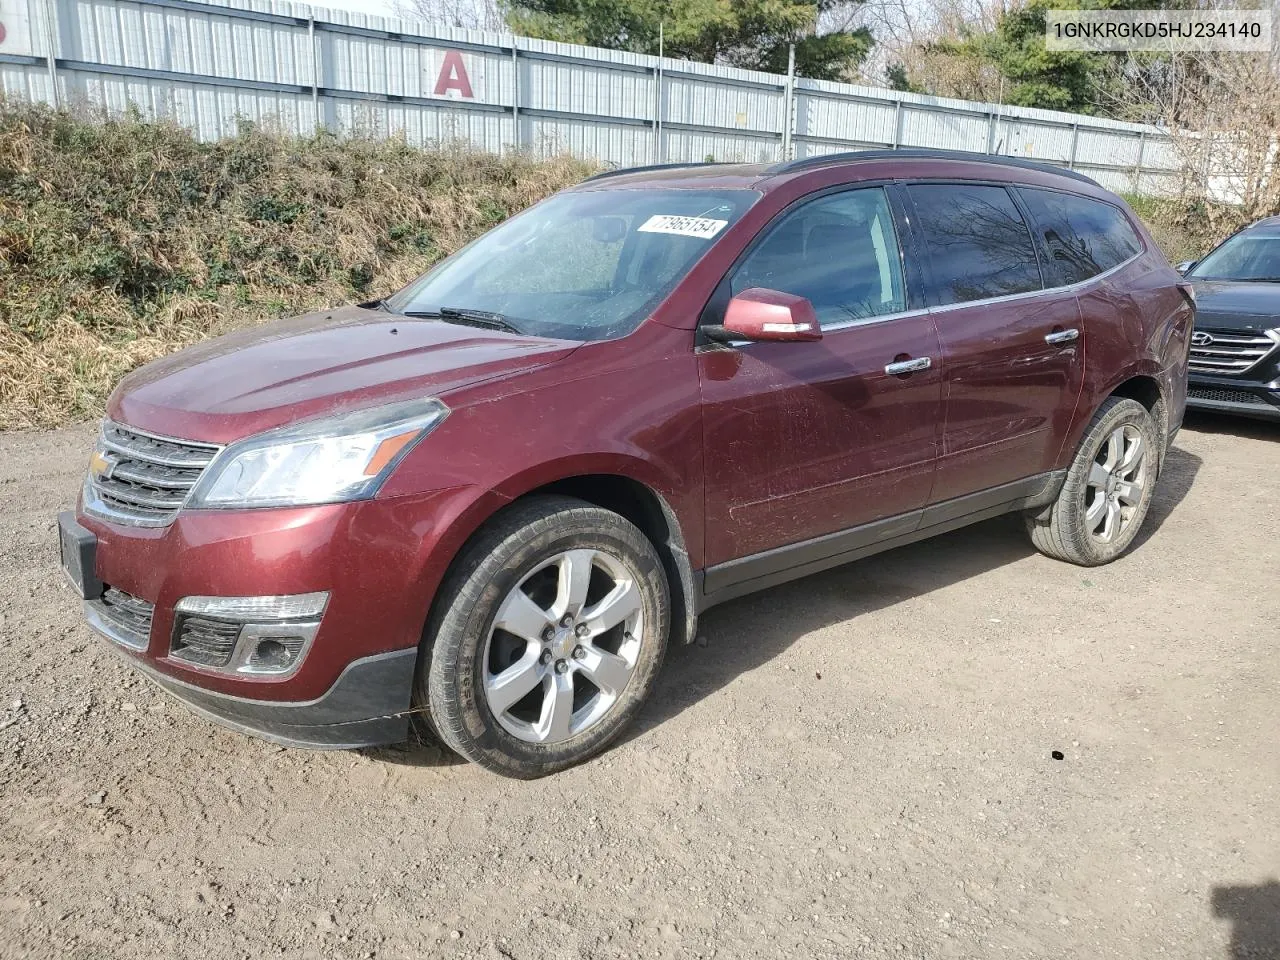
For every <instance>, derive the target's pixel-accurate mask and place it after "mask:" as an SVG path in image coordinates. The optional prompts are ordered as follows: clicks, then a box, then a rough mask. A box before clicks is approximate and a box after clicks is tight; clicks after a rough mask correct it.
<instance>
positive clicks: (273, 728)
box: [62, 488, 475, 749]
mask: <svg viewBox="0 0 1280 960" xmlns="http://www.w3.org/2000/svg"><path fill="white" fill-rule="evenodd" d="M471 490H472V488H452V489H449V490H441V491H435V492H432V493H427V494H421V495H413V496H405V497H398V498H393V499H388V500H370V501H362V502H358V503H349V504H333V505H327V506H321V507H307V508H287V509H271V510H243V511H212V510H204V511H195V510H193V511H181V512H179V513H178V514H177V515H176V517H175V518H174V520H173V522H172V523H171V524H170V525H168V526H165V527H161V528H154V527H153V528H145V527H131V526H126V525H121V524H117V523H111V522H109V521H107V520H104V519H103V518H100V517H97V516H95V515H93V514H91V513H90V514H86V513H85V512H84V510H83V509H81V510H79V511H77V513H76V514H75V516H74V518H72V517H70V516H68V517H67V520H69V521H71V530H72V533H71V534H70V536H68V534H67V528H66V524H63V525H62V526H63V528H64V529H63V547H62V553H63V562H64V566H66V567H67V568H68V571H69V572H71V570H72V569H73V568H75V571H76V573H77V574H78V577H79V580H80V581H81V582H82V584H87V586H86V587H85V589H84V591H83V593H82V595H83V596H85V597H86V598H88V599H86V600H85V616H86V619H87V620H88V622H89V625H90V626H91V627H92V628H93V629H95V630H96V631H97V632H98V633H100V634H102V635H104V636H106V637H107V638H108V640H110V641H111V645H112V647H113V648H114V649H115V650H116V651H117V652H119V653H120V654H121V655H122V656H124V657H125V659H126V660H127V661H128V662H129V663H130V664H131V665H132V666H134V667H135V668H136V669H138V670H139V671H140V672H142V673H143V674H145V675H146V676H148V677H149V678H150V679H152V680H153V681H155V682H156V683H157V684H159V685H160V686H161V687H162V688H163V689H164V690H166V691H167V692H168V693H169V694H171V695H172V696H174V697H176V698H177V699H178V700H180V701H182V702H183V703H184V704H186V705H187V706H189V707H190V708H191V709H192V710H194V711H195V712H197V713H199V714H201V715H203V716H205V717H208V718H209V719H212V720H214V721H216V722H219V723H221V724H223V725H224V726H228V727H230V728H232V729H235V730H238V731H240V732H243V733H248V734H252V735H255V736H260V737H264V738H266V739H268V740H272V741H274V742H277V743H282V744H286V745H291V746H304V747H317V748H334V749H337V748H350V747H362V746H371V745H375V744H385V743H395V742H399V741H402V740H404V739H405V738H406V736H407V733H408V726H409V724H408V712H409V710H410V707H411V702H412V689H413V677H414V670H415V664H416V661H417V654H418V644H419V642H420V640H421V636H422V629H423V625H424V623H425V621H426V615H427V611H428V608H429V605H430V601H431V598H432V595H433V593H434V591H435V588H436V586H437V585H438V583H439V581H440V578H441V577H442V576H443V573H444V570H445V568H446V566H447V564H448V562H449V559H450V558H451V557H452V552H453V549H454V547H455V544H453V542H452V538H453V537H455V536H457V535H458V534H457V531H456V530H454V529H453V524H454V522H455V521H456V520H457V518H458V515H459V514H460V513H461V512H464V511H465V510H467V509H468V508H469V507H471V506H474V503H475V499H474V497H472V496H471ZM77 530H78V531H79V534H77V533H76V531H77ZM78 535H83V538H87V539H89V540H92V541H93V549H92V550H91V551H88V552H87V553H85V552H82V550H81V549H80V548H78V547H77V545H76V537H77V536H78ZM85 556H88V557H90V558H91V559H89V560H88V562H87V565H86V564H85V563H84V561H83V558H84V557H85ZM73 557H74V558H76V559H75V560H72V559H71V558H73ZM82 567H84V569H82ZM76 579H77V577H75V576H73V580H76ZM95 590H96V591H97V593H95ZM103 591H106V594H107V595H106V596H99V594H101V593H102V592H103ZM313 592H327V593H328V603H327V606H326V607H325V608H324V611H323V615H322V617H321V618H320V622H319V626H318V628H317V629H316V632H315V634H314V637H313V639H312V640H311V643H310V646H309V647H308V648H307V650H306V653H305V656H304V657H303V658H302V659H301V663H300V664H299V666H298V667H297V669H296V670H295V671H294V672H292V673H289V674H287V675H284V676H270V675H248V674H234V673H230V672H228V671H227V670H226V669H225V668H224V669H215V668H211V667H206V666H202V665H200V664H196V663H191V662H189V661H187V660H183V659H181V658H179V657H176V656H174V655H173V654H174V650H175V648H176V646H177V643H176V642H175V636H176V633H177V631H176V630H175V625H176V623H177V620H178V617H177V615H176V614H175V608H176V607H177V605H178V603H179V602H180V601H181V600H182V599H183V598H186V597H271V596H275V595H280V596H287V595H297V594H308V593H313ZM121 595H124V596H125V597H126V598H127V603H128V604H134V603H137V604H138V605H139V607H140V609H141V610H142V613H143V614H144V616H143V617H142V618H141V620H140V621H138V620H137V619H136V618H135V622H134V623H133V624H132V626H133V629H131V630H121V629H119V627H120V624H121V622H122V618H121V615H120V614H121V606H120V605H119V599H120V597H121ZM113 598H114V602H115V604H116V606H115V608H114V611H113V610H112V609H110V606H111V605H110V604H104V601H110V600H112V599H113ZM113 612H114V614H115V616H114V617H113V616H106V615H105V614H109V613H113ZM138 622H140V623H141V625H140V626H138V625H137V624H138Z"/></svg>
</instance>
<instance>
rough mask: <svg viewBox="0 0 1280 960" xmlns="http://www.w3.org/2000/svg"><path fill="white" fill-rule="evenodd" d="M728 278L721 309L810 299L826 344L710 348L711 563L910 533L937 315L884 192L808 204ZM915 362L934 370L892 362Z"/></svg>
mask: <svg viewBox="0 0 1280 960" xmlns="http://www.w3.org/2000/svg"><path fill="white" fill-rule="evenodd" d="M725 283H726V284H727V289H726V290H723V291H721V293H722V294H724V295H726V296H725V299H727V295H728V294H733V293H738V292H741V291H742V290H744V289H747V288H750V287H766V288H770V289H775V290H783V291H786V292H788V293H793V294H798V295H800V296H803V297H807V298H808V299H809V300H810V301H811V302H812V303H813V305H814V309H815V312H816V313H817V316H818V319H819V322H820V323H821V325H822V329H823V338H822V339H821V340H819V341H814V342H807V343H764V342H760V343H744V344H738V345H733V346H724V345H708V346H704V347H701V348H699V352H698V368H699V377H700V382H701V390H702V403H703V429H704V431H705V457H706V563H707V566H709V567H711V566H715V565H717V564H722V563H725V562H727V561H732V560H736V559H739V558H743V557H748V556H751V555H756V554H760V553H762V552H764V551H770V550H775V549H776V548H779V547H785V546H787V545H792V544H799V543H802V542H803V541H807V540H811V539H813V538H815V537H821V536H823V535H825V534H831V533H834V532H836V531H843V530H847V529H848V528H851V527H855V526H859V525H862V524H868V523H870V522H872V521H876V520H881V519H883V518H888V517H894V516H901V517H902V519H901V522H899V523H892V522H891V523H888V524H885V525H883V526H882V530H883V536H884V537H886V538H887V537H888V536H892V535H896V534H898V533H903V532H909V531H910V530H911V529H914V527H915V523H916V521H917V519H918V516H917V513H918V511H919V509H920V508H921V507H922V506H923V504H924V503H925V501H926V500H927V499H928V496H929V490H930V487H931V485H932V483H933V472H934V464H935V460H936V457H937V453H938V444H939V439H940V424H941V415H942V379H943V373H944V371H943V370H942V369H941V364H940V357H939V345H938V338H937V334H936V332H935V330H934V324H933V320H932V319H931V317H930V316H929V314H928V313H927V312H926V311H924V310H920V309H911V307H912V306H914V305H912V304H909V303H908V300H907V295H906V288H905V284H904V281H903V262H902V254H901V247H900V245H899V242H898V231H897V227H896V224H895V218H894V216H893V214H892V212H891V209H890V205H889V202H888V198H887V196H886V194H885V192H884V190H882V189H881V188H879V187H870V188H859V189H854V190H846V191H842V192H839V193H831V194H826V195H824V196H821V197H818V198H816V199H813V200H809V201H806V202H802V203H801V204H800V205H799V206H797V207H795V208H793V209H792V210H791V211H790V212H788V213H787V214H785V215H784V216H783V217H782V218H781V219H780V220H779V221H778V222H777V223H775V224H774V225H773V226H771V227H770V228H769V231H768V233H767V234H765V235H764V236H763V237H762V238H761V239H760V240H759V241H758V242H757V244H756V245H755V247H754V248H753V249H752V250H751V251H750V252H749V253H748V254H747V256H746V258H745V259H744V260H743V261H742V262H741V263H740V264H739V265H738V267H736V268H735V270H734V271H733V273H732V274H731V275H730V276H729V277H727V278H726V280H725ZM906 361H916V363H915V364H914V365H915V366H920V367H922V369H916V370H914V371H907V372H895V371H897V370H898V369H899V368H894V367H892V366H891V365H892V364H895V363H897V364H903V363H905V362H906ZM926 361H927V363H928V365H927V366H924V364H925V362H926ZM886 367H890V369H889V370H888V371H886ZM780 553H781V554H782V555H781V556H780V557H779V564H780V565H782V566H785V565H786V563H787V559H786V552H785V551H780ZM803 559H804V557H803V556H801V555H799V554H797V561H798V562H801V561H803ZM709 586H710V584H709Z"/></svg>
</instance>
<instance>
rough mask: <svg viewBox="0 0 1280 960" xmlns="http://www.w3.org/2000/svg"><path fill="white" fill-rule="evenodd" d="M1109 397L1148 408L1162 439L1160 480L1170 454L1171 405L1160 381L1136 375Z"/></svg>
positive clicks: (1157, 466) (1120, 384)
mask: <svg viewBox="0 0 1280 960" xmlns="http://www.w3.org/2000/svg"><path fill="white" fill-rule="evenodd" d="M1107 396H1108V397H1127V398H1128V399H1130V400H1136V401H1138V403H1140V404H1142V405H1143V406H1144V407H1146V408H1147V412H1148V413H1150V414H1151V416H1152V418H1153V419H1154V420H1155V422H1156V431H1157V436H1158V437H1159V438H1160V449H1159V451H1158V453H1159V457H1158V458H1157V460H1156V478H1157V479H1159V477H1160V474H1161V472H1163V470H1164V458H1165V455H1166V454H1167V453H1168V452H1169V451H1168V447H1169V404H1168V403H1167V402H1166V400H1165V392H1164V388H1163V387H1162V386H1161V384H1160V381H1159V380H1158V379H1157V378H1156V377H1154V376H1152V375H1151V374H1149V373H1139V374H1134V375H1133V376H1131V377H1129V378H1128V379H1127V380H1124V381H1122V382H1121V383H1118V384H1117V385H1116V386H1115V388H1114V389H1112V391H1111V392H1110V393H1109V394H1107ZM1095 412H1096V411H1095ZM1090 419H1092V417H1091V418H1090Z"/></svg>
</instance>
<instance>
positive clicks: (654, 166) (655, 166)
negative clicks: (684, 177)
mask: <svg viewBox="0 0 1280 960" xmlns="http://www.w3.org/2000/svg"><path fill="white" fill-rule="evenodd" d="M716 166H720V164H719V162H713V161H709V160H703V161H699V162H697V163H651V164H649V165H648V166H644V167H619V168H618V169H617V170H604V171H602V172H600V173H596V174H592V175H591V176H589V177H587V179H585V180H583V181H582V182H583V183H590V182H591V181H592V180H607V179H608V178H609V177H620V176H622V175H623V174H624V173H649V172H650V171H653V170H678V169H679V168H681V167H716Z"/></svg>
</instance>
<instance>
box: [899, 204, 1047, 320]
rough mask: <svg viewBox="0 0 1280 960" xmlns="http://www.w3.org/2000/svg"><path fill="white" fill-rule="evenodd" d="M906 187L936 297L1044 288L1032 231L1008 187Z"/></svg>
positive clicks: (960, 299)
mask: <svg viewBox="0 0 1280 960" xmlns="http://www.w3.org/2000/svg"><path fill="white" fill-rule="evenodd" d="M908 190H909V191H910V193H911V199H912V201H913V202H914V204H915V208H916V222H917V224H918V225H919V227H920V229H921V232H922V233H923V235H924V241H925V244H926V246H927V247H928V248H929V262H930V264H931V265H932V268H933V269H932V274H933V288H934V292H935V294H936V296H937V300H938V303H940V304H947V303H965V302H966V301H969V300H984V299H986V298H988V297H1005V296H1008V295H1010V294H1013V293H1026V292H1027V291H1028V290H1039V289H1040V287H1041V286H1042V284H1041V281H1040V267H1039V266H1038V265H1037V263H1036V252H1035V246H1034V245H1033V244H1032V242H1031V233H1030V232H1029V231H1028V230H1027V225H1026V223H1025V222H1023V219H1022V215H1021V214H1020V213H1019V212H1018V208H1017V206H1016V205H1015V204H1014V202H1013V198H1012V197H1010V196H1009V192H1008V191H1007V190H1005V188H1004V187H987V186H979V185H976V184H951V183H945V184H943V183H938V184H933V183H927V184H916V185H914V186H911V187H909V188H908Z"/></svg>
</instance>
